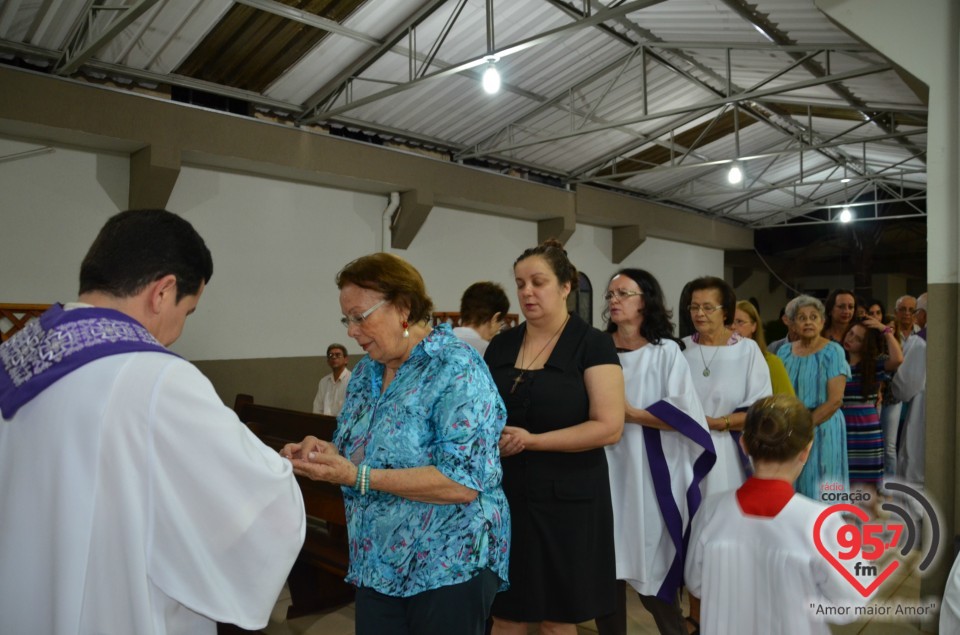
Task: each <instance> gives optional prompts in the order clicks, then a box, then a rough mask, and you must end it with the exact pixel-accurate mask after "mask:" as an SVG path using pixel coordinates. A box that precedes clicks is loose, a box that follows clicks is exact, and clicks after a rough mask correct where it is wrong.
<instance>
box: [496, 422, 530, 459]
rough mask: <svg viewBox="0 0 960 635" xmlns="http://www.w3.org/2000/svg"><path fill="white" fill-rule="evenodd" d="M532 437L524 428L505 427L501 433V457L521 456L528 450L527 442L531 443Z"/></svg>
mask: <svg viewBox="0 0 960 635" xmlns="http://www.w3.org/2000/svg"><path fill="white" fill-rule="evenodd" d="M530 436H531V435H530V433H529V432H528V431H526V430H524V429H523V428H517V427H515V426H505V427H504V428H503V432H501V433H500V444H499V445H500V456H501V457H505V456H513V455H514V454H520V453H521V452H523V451H524V450H525V449H526V447H527V446H526V441H529V438H530Z"/></svg>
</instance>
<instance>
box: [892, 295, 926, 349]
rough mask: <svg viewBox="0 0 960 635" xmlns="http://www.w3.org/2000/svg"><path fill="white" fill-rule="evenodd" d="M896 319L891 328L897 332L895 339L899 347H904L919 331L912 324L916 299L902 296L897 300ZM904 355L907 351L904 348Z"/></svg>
mask: <svg viewBox="0 0 960 635" xmlns="http://www.w3.org/2000/svg"><path fill="white" fill-rule="evenodd" d="M895 311H896V318H895V320H894V324H893V327H894V328H895V329H896V330H897V339H898V340H900V346H901V347H905V346H906V343H907V340H908V339H910V336H911V335H913V334H914V333H916V332H917V331H919V330H920V327H919V326H917V325H916V323H915V322H914V316H915V315H916V312H917V299H916V298H915V297H913V296H912V295H902V296H900V297H899V298H897V304H896V309H895ZM903 352H904V354H906V352H907V350H906V348H904V350H903Z"/></svg>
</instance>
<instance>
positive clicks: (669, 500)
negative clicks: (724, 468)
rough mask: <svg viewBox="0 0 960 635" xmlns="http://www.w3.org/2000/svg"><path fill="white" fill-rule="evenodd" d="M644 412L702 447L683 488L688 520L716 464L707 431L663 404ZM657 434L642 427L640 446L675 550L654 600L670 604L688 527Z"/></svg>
mask: <svg viewBox="0 0 960 635" xmlns="http://www.w3.org/2000/svg"><path fill="white" fill-rule="evenodd" d="M647 412H649V413H650V414H652V415H653V416H655V417H657V418H658V419H660V420H661V421H663V422H664V423H666V424H667V425H669V426H671V427H673V429H674V430H676V431H677V432H679V433H680V434H682V435H683V436H685V437H687V438H689V439H690V440H691V441H693V442H694V443H696V444H697V445H699V446H700V447H702V448H703V452H702V453H701V454H700V456H699V457H698V458H697V460H696V461H695V462H694V464H693V481H692V482H691V483H690V487H689V488H687V494H686V499H687V510H688V512H689V518H691V519H692V518H693V515H694V514H695V513H696V512H697V509H699V508H700V500H701V497H702V495H701V493H700V482H701V481H702V480H703V478H704V477H705V476H706V475H707V472H709V471H710V469H711V468H712V467H713V464H714V463H716V461H717V451H716V449H715V448H714V447H713V440H712V439H711V438H710V432H709V431H708V430H705V429H704V428H703V427H701V426H700V425H699V424H698V423H697V422H696V421H694V420H693V419H692V418H691V417H690V416H689V415H688V414H687V413H685V412H683V411H682V410H680V409H679V408H677V407H676V406H674V405H672V404H669V403H667V402H666V401H658V402H657V403H655V404H653V405H651V406H649V407H648V408H647ZM660 432H661V431H660V430H658V429H656V428H651V427H649V426H643V444H644V446H645V447H646V448H647V457H648V458H649V460H650V473H651V475H652V477H653V489H654V492H655V493H656V495H657V505H658V506H659V507H660V515H661V516H663V522H664V525H665V526H666V528H667V532H668V533H669V534H670V539H671V540H672V541H673V546H674V548H675V549H676V554H675V555H674V557H673V562H671V563H670V568H669V570H668V571H667V576H666V577H665V578H664V580H663V584H661V585H660V589H659V590H658V591H657V597H658V598H659V599H661V600H663V601H664V602H668V603H670V604H673V603H674V602H676V599H677V592H678V591H679V589H680V587H681V586H683V562H684V559H685V557H686V552H687V542H688V540H689V538H690V526H689V524H688V525H687V526H686V527H684V526H683V516H682V515H681V514H680V508H679V507H678V506H677V501H676V500H675V499H674V498H673V491H672V490H671V489H670V469H669V467H668V466H667V458H666V456H665V455H664V452H663V443H662V441H661V438H660Z"/></svg>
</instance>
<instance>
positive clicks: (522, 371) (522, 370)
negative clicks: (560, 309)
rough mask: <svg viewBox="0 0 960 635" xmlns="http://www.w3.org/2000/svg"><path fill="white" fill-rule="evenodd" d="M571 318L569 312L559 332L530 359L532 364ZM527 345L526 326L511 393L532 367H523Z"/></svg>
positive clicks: (531, 364)
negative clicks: (517, 369)
mask: <svg viewBox="0 0 960 635" xmlns="http://www.w3.org/2000/svg"><path fill="white" fill-rule="evenodd" d="M569 319H570V314H569V313H568V314H567V317H566V318H565V319H564V320H563V324H561V325H560V328H558V329H557V332H556V333H554V334H553V335H551V336H550V339H548V340H547V343H546V344H544V345H543V348H541V349H540V352H539V353H537V355H536V357H534V358H533V359H532V360H530V366H533V365H534V364H536V363H537V360H538V359H540V356H541V355H543V351H545V350H547V347H548V346H550V343H551V342H553V340H554V339H556V337H557V336H558V335H560V331H562V330H563V327H565V326H566V325H567V321H568V320H569ZM526 346H527V329H526V327H524V329H523V342H522V343H521V344H520V373H519V374H518V375H517V377H516V378H515V379H514V380H513V386H512V387H511V388H510V394H511V395H512V394H513V393H514V392H516V390H517V386H519V385H520V384H521V383H523V374H524V373H525V372H527V371H528V370H530V368H524V367H523V350H524V349H525V348H526Z"/></svg>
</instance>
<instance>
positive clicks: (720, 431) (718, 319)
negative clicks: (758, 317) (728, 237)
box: [683, 276, 773, 495]
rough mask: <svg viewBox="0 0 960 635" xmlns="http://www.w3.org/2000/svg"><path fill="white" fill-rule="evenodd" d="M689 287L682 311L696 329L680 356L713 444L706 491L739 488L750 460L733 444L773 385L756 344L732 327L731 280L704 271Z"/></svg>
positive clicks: (732, 298)
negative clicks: (754, 406) (714, 453)
mask: <svg viewBox="0 0 960 635" xmlns="http://www.w3.org/2000/svg"><path fill="white" fill-rule="evenodd" d="M689 289H690V304H689V306H687V311H688V312H689V313H690V317H691V318H692V319H693V327H694V328H695V329H696V331H697V332H696V333H694V334H693V335H691V336H689V337H686V338H684V339H683V343H684V344H685V345H686V348H685V349H684V351H683V356H684V357H686V358H687V363H688V364H689V365H690V373H691V375H692V376H693V384H694V386H695V387H696V389H697V395H698V396H699V397H700V404H701V405H702V406H703V411H704V413H706V416H707V425H709V427H710V434H711V436H712V437H713V444H714V446H715V447H716V449H717V462H716V464H715V465H714V466H713V469H712V470H711V471H710V474H708V475H707V478H706V479H705V480H704V484H705V491H704V495H709V494H713V493H715V492H724V491H727V490H730V489H735V488H737V487H740V485H741V484H742V483H743V481H744V479H746V477H747V468H748V466H749V462H748V461H747V458H746V455H744V454H743V451H742V450H741V449H740V445H739V443H738V439H739V438H740V431H741V430H743V422H744V420H745V418H746V410H747V408H749V407H750V404H752V403H753V402H754V401H756V400H757V399H760V398H761V397H766V396H767V395H770V394H772V393H773V387H772V386H771V383H770V370H769V368H768V367H767V362H766V361H765V360H764V359H763V354H762V353H761V352H760V348H759V347H758V346H757V343H756V342H754V341H753V340H751V339H747V338H744V337H741V336H740V335H739V334H738V333H737V332H736V331H734V330H733V319H734V315H735V313H736V305H737V297H736V295H735V294H734V292H733V289H732V288H731V287H730V285H729V284H727V283H726V282H724V281H723V280H722V279H720V278H715V277H712V276H704V277H702V278H697V279H696V280H693V281H692V282H691V283H690V285H689Z"/></svg>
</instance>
